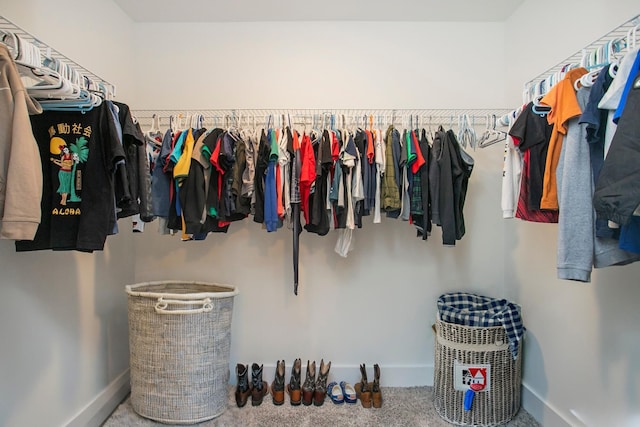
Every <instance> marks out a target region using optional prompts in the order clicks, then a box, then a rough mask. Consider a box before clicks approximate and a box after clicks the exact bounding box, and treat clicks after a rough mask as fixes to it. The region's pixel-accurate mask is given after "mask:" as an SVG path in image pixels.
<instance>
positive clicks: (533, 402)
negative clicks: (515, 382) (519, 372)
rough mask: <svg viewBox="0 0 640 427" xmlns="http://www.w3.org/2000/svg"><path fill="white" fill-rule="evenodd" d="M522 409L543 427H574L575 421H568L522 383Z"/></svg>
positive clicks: (556, 409)
mask: <svg viewBox="0 0 640 427" xmlns="http://www.w3.org/2000/svg"><path fill="white" fill-rule="evenodd" d="M522 407H523V408H524V410H525V411H527V412H528V413H529V414H531V416H532V417H533V418H535V419H536V421H538V422H539V423H540V424H541V425H543V426H545V427H572V426H573V427H576V426H577V425H580V424H576V422H577V420H576V421H572V420H568V419H567V418H566V417H565V416H564V415H562V413H561V412H560V411H558V408H556V407H555V406H553V405H552V404H550V403H549V402H547V401H546V400H545V399H543V398H542V396H540V395H539V394H538V393H536V392H535V391H534V390H533V389H532V388H531V387H529V385H528V384H526V383H524V382H523V383H522Z"/></svg>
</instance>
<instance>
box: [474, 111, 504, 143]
mask: <svg viewBox="0 0 640 427" xmlns="http://www.w3.org/2000/svg"><path fill="white" fill-rule="evenodd" d="M506 117H507V123H508V121H509V115H507V116H506ZM487 119H488V120H490V124H491V128H490V130H489V136H488V137H487V138H486V139H485V140H483V141H480V142H479V143H478V147H480V148H486V147H489V146H490V145H494V144H496V143H498V142H500V141H503V140H505V139H506V138H507V132H504V131H501V130H497V129H496V122H497V117H496V115H495V114H491V115H487ZM487 127H489V126H487Z"/></svg>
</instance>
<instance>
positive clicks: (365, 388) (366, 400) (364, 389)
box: [355, 364, 371, 408]
mask: <svg viewBox="0 0 640 427" xmlns="http://www.w3.org/2000/svg"><path fill="white" fill-rule="evenodd" d="M360 375H361V378H360V382H359V383H357V384H356V385H355V390H356V396H357V397H358V399H360V403H361V404H362V407H363V408H371V388H370V386H369V383H368V382H367V368H366V367H365V365H364V364H362V365H360Z"/></svg>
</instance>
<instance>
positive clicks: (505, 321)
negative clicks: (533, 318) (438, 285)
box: [438, 292, 525, 359]
mask: <svg viewBox="0 0 640 427" xmlns="http://www.w3.org/2000/svg"><path fill="white" fill-rule="evenodd" d="M438 314H439V316H440V320H442V321H443V322H448V323H455V324H457V325H464V326H485V327H491V326H500V325H502V326H504V328H505V331H506V334H507V339H508V340H509V349H510V350H511V354H512V355H513V358H514V359H517V358H518V344H519V342H520V340H521V339H522V336H523V335H524V331H525V327H524V325H523V324H522V317H521V316H520V306H519V305H518V304H514V303H512V302H509V301H507V300H505V299H495V298H489V297H485V296H481V295H475V294H470V293H465V292H450V293H446V294H442V295H441V296H440V298H438Z"/></svg>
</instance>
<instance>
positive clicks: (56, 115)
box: [0, 17, 150, 252]
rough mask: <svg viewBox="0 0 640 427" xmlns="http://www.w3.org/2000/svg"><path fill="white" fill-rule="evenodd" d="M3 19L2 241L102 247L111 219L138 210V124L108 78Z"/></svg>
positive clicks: (37, 246) (23, 246) (24, 247)
mask: <svg viewBox="0 0 640 427" xmlns="http://www.w3.org/2000/svg"><path fill="white" fill-rule="evenodd" d="M0 24H1V26H0V91H1V93H2V96H1V97H0V124H1V126H0V129H1V130H0V158H2V161H1V162H0V163H1V164H2V168H1V169H0V181H2V183H3V184H5V183H6V185H2V186H1V187H2V188H0V200H2V205H1V206H0V216H1V222H0V238H3V239H11V240H15V245H16V250H17V251H33V250H43V249H53V250H78V251H83V252H91V251H94V250H101V249H103V246H104V242H105V239H106V236H108V235H112V234H114V233H116V232H117V231H118V227H117V218H119V217H122V216H125V215H133V214H138V213H140V205H141V204H140V203H139V201H138V194H144V193H145V192H144V190H139V189H140V188H141V187H142V186H143V184H139V182H138V179H144V177H146V176H147V175H148V174H147V173H146V172H145V171H146V170H147V169H148V167H147V166H146V165H145V166H144V167H142V166H141V164H140V163H139V161H146V151H145V146H144V143H145V139H144V136H143V135H142V131H141V130H140V129H139V127H136V125H135V124H134V123H133V119H132V117H131V114H130V112H129V107H128V106H127V105H126V104H123V103H117V102H113V101H111V100H110V98H111V97H112V96H113V95H114V87H113V86H112V85H110V84H109V83H107V82H105V81H103V80H100V79H99V78H97V77H96V76H95V75H93V74H91V73H90V72H88V71H87V70H84V69H82V68H81V67H79V66H78V65H77V64H75V63H73V62H72V61H69V60H68V59H66V58H65V57H63V56H62V55H60V54H59V53H58V52H56V51H54V50H52V49H50V48H43V45H42V43H40V42H39V41H37V40H36V39H35V38H33V37H32V36H30V35H29V34H28V33H26V32H24V31H22V30H20V29H18V28H17V27H15V26H13V25H12V24H11V23H9V22H7V21H6V20H4V19H3V18H2V17H0ZM9 28H11V29H14V28H15V29H16V30H17V31H16V32H13V31H10V30H9ZM67 61H68V62H67ZM136 147H137V148H136ZM138 148H139V149H138ZM139 170H141V171H143V173H141V174H139V175H136V174H135V172H136V171H139ZM148 186H149V187H150V185H148Z"/></svg>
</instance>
